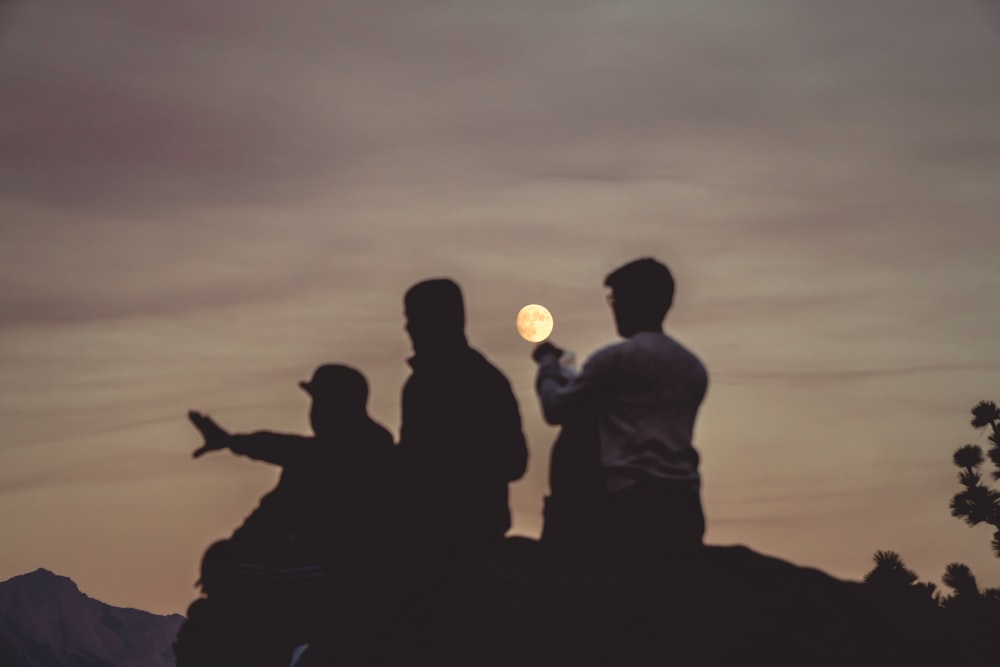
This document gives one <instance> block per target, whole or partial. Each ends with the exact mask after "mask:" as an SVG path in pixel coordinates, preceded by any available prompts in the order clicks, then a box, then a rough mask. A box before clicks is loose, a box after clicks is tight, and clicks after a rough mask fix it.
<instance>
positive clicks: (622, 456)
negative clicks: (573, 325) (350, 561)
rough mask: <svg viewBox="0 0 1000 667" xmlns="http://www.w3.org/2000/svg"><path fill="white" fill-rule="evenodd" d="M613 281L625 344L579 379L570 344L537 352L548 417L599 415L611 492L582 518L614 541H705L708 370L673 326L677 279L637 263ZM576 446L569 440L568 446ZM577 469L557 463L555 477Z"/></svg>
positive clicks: (602, 355) (631, 544) (557, 420)
mask: <svg viewBox="0 0 1000 667" xmlns="http://www.w3.org/2000/svg"><path fill="white" fill-rule="evenodd" d="M606 284H607V285H608V286H609V287H611V288H612V294H611V295H610V296H609V303H610V304H611V305H612V308H613V310H614V315H615V323H616V325H617V328H618V331H619V333H620V334H621V335H622V337H623V338H624V339H625V340H624V341H622V342H620V343H617V344H614V345H609V346H607V347H605V348H603V349H601V350H599V351H598V352H596V353H595V354H594V355H593V356H592V357H591V358H590V359H588V360H587V363H586V364H584V366H583V369H582V370H581V372H580V373H579V375H576V376H571V377H567V374H566V373H565V371H564V370H563V369H561V368H560V367H559V364H558V358H559V355H560V354H561V350H559V348H557V347H556V346H555V345H552V344H551V343H545V344H542V345H541V346H539V347H538V348H537V349H536V350H535V352H534V355H533V356H534V357H535V359H536V360H537V361H538V362H539V372H538V380H537V383H536V384H537V390H538V394H539V398H540V400H541V404H542V411H543V414H544V415H545V418H546V420H547V421H548V422H549V423H552V424H566V425H574V426H575V427H576V428H579V426H578V425H577V424H578V422H579V420H581V419H586V417H587V415H593V419H592V421H591V422H590V423H591V424H592V425H593V426H594V427H595V428H596V436H597V446H598V448H599V461H600V466H599V467H600V477H601V481H602V489H601V491H602V494H603V497H602V498H600V499H599V502H596V503H595V504H594V509H590V508H587V509H586V511H587V512H588V513H589V514H587V515H585V516H584V517H583V518H582V519H581V517H579V516H577V517H574V521H575V522H576V523H581V522H584V523H590V524H591V525H592V526H593V534H592V536H591V537H592V540H593V541H596V542H598V543H603V544H606V545H607V546H613V547H623V548H638V549H657V550H659V549H672V548H681V549H684V548H688V547H691V546H695V545H698V544H700V543H701V539H702V536H703V534H704V529H705V525H704V514H703V513H702V509H701V499H700V483H701V479H700V474H699V472H698V461H699V457H698V454H697V452H696V450H695V449H694V446H693V431H694V423H695V418H696V416H697V413H698V408H699V406H700V405H701V402H702V400H703V399H704V396H705V392H706V389H707V386H708V373H707V371H706V370H705V367H704V366H703V365H702V363H701V362H700V361H699V360H698V358H697V357H695V356H694V355H693V354H692V353H691V352H690V351H689V350H687V349H686V348H685V347H684V346H682V345H681V344H679V343H678V342H677V341H675V340H673V339H672V338H671V337H669V336H667V335H666V334H665V333H663V328H662V322H663V319H664V317H665V316H666V313H667V310H668V309H669V308H670V305H671V303H672V301H673V278H672V276H671V275H670V272H669V270H668V269H667V268H666V267H665V266H663V265H662V264H660V263H659V262H656V261H655V260H651V259H644V260H637V261H635V262H631V263H629V264H627V265H625V266H624V267H622V268H621V269H619V270H617V271H615V272H613V273H612V274H611V275H609V276H608V278H607V279H606ZM578 437H579V446H581V447H583V448H587V447H590V446H592V444H591V443H592V442H593V440H592V439H591V438H587V437H585V434H582V433H578ZM573 444H574V443H573V442H566V443H560V445H561V446H562V447H564V448H565V447H567V446H568V447H572V446H573ZM555 464H556V460H555V459H554V460H553V465H555ZM572 475H573V471H570V470H566V471H565V472H561V473H559V474H557V473H556V471H555V470H553V473H552V478H553V480H555V479H561V478H563V477H571V476H572ZM555 492H556V489H555V486H554V485H553V495H555ZM570 509H572V508H570ZM564 514H565V513H564ZM568 514H570V515H572V512H571V511H570V512H568ZM557 516H561V515H557ZM546 518H547V519H548V515H547V517H546ZM584 541H586V540H584Z"/></svg>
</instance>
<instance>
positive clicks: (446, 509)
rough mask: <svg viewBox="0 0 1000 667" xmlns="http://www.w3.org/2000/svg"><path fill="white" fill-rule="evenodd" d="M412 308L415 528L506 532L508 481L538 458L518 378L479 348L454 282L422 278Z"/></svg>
mask: <svg viewBox="0 0 1000 667" xmlns="http://www.w3.org/2000/svg"><path fill="white" fill-rule="evenodd" d="M404 306H405V313H406V331H407V332H408V333H409V336H410V339H411V341H412V343H413V351H414V356H413V357H411V358H410V359H409V364H410V366H411V367H412V369H413V373H412V375H411V376H410V377H409V379H408V380H407V381H406V384H405V386H404V387H403V397H402V425H401V427H400V442H399V446H398V450H399V454H400V458H401V466H402V471H403V474H404V475H406V476H407V478H408V483H407V490H408V493H409V494H410V498H411V500H412V502H413V506H414V510H415V512H416V521H417V526H416V527H415V532H416V533H418V534H419V535H418V537H419V538H422V539H429V540H430V541H431V544H433V545H435V546H436V547H444V548H448V547H452V546H461V545H466V544H471V543H475V542H481V541H487V540H499V539H500V538H502V537H503V536H504V534H505V533H506V532H507V530H508V529H509V528H510V509H509V508H508V489H507V485H508V484H509V483H510V482H512V481H514V480H516V479H518V478H520V477H521V475H523V474H524V471H525V467H526V466H527V460H528V450H527V446H526V444H525V439H524V434H523V432H522V430H521V415H520V412H519V411H518V406H517V401H516V399H515V398H514V393H513V392H512V391H511V388H510V383H509V382H508V381H507V378H506V377H504V375H503V374H502V373H501V372H500V371H499V370H497V369H496V367H494V366H493V365H492V364H491V363H490V362H489V361H487V360H486V358H485V357H484V356H483V355H482V354H480V353H479V352H477V351H476V350H474V349H472V348H471V347H469V344H468V342H467V341H466V337H465V306H464V303H463V300H462V292H461V290H460V289H459V287H458V285H457V284H455V283H454V282H453V281H451V280H448V279H435V280H427V281H424V282H420V283H417V284H416V285H414V286H413V287H411V288H410V289H409V291H407V292H406V296H405V298H404Z"/></svg>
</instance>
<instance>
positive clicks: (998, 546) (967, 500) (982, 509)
mask: <svg viewBox="0 0 1000 667" xmlns="http://www.w3.org/2000/svg"><path fill="white" fill-rule="evenodd" d="M972 426H973V428H977V429H981V428H987V427H989V429H990V430H991V431H992V432H991V433H990V434H989V436H988V440H989V441H990V443H991V446H990V449H989V451H988V452H987V455H988V456H989V459H990V461H991V462H992V463H993V466H994V470H993V471H992V472H991V473H990V475H989V476H990V478H991V479H992V481H994V482H995V481H998V480H1000V408H998V407H997V404H996V403H994V402H993V401H980V402H979V403H978V404H976V406H975V407H974V408H972ZM954 462H955V465H956V466H957V467H958V468H959V473H958V481H959V483H960V484H961V485H962V486H963V487H964V489H963V490H962V491H959V492H958V493H956V494H955V497H954V498H952V499H951V505H950V507H951V514H952V516H955V517H959V518H961V519H963V520H964V521H965V522H966V523H967V524H969V525H970V526H977V525H979V524H981V523H986V524H988V525H990V526H992V527H993V528H994V533H993V540H992V542H991V547H992V548H993V554H994V555H995V556H996V557H997V558H1000V491H997V490H996V489H993V488H991V487H990V486H987V485H986V484H985V483H983V476H982V474H981V467H982V466H983V463H984V462H985V459H984V457H983V449H982V447H980V446H979V445H964V446H962V447H959V448H958V449H957V450H956V451H955V454H954Z"/></svg>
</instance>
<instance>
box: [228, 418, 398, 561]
mask: <svg viewBox="0 0 1000 667" xmlns="http://www.w3.org/2000/svg"><path fill="white" fill-rule="evenodd" d="M229 448H230V449H232V450H233V451H234V452H235V453H237V454H241V455H243V456H247V457H249V458H252V459H256V460H260V461H267V462H269V463H273V464H275V465H280V466H281V467H282V471H281V479H280V480H279V481H278V484H277V486H276V487H275V488H274V489H273V490H272V491H271V492H270V493H268V494H267V495H265V496H264V497H263V498H261V501H260V505H259V506H258V507H257V509H256V510H254V512H253V513H252V514H251V515H250V516H249V517H247V519H246V521H245V522H244V523H243V525H242V526H241V527H240V528H238V529H237V530H236V532H235V533H234V534H233V539H234V541H236V542H237V544H239V543H244V544H246V545H247V546H249V547H250V548H252V549H253V548H255V547H256V546H258V545H261V546H264V545H267V544H268V543H270V544H271V545H272V546H274V547H278V545H280V544H282V543H283V542H285V541H287V540H294V541H296V542H298V543H300V544H302V545H303V546H308V548H309V550H310V551H312V552H314V553H315V554H316V555H317V556H318V557H319V558H320V559H322V560H327V559H329V558H330V557H331V555H332V554H333V553H336V552H337V551H340V550H342V549H343V548H344V546H345V545H351V546H352V548H353V546H354V545H361V544H363V543H366V542H368V541H370V539H371V534H372V533H373V532H378V531H380V530H381V528H380V527H379V526H380V525H382V524H383V523H384V521H385V516H384V515H385V514H386V513H387V512H390V511H391V510H392V508H391V499H390V498H388V497H387V494H388V493H389V492H391V489H388V488H387V487H386V482H387V481H388V480H389V474H390V471H391V467H392V460H391V458H392V455H393V446H392V436H391V434H390V433H389V432H388V431H387V430H386V429H385V428H383V427H382V426H380V425H379V424H377V423H375V422H373V421H371V420H366V421H364V422H360V423H358V424H356V425H354V426H351V427H348V428H345V429H344V430H343V431H342V432H340V433H338V434H337V437H336V438H327V437H306V436H300V435H290V434H283V433H271V432H268V431H259V432H256V433H250V434H246V435H233V436H231V438H230V442H229ZM278 548H281V547H278Z"/></svg>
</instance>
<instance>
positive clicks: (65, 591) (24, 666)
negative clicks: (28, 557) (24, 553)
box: [0, 568, 184, 667]
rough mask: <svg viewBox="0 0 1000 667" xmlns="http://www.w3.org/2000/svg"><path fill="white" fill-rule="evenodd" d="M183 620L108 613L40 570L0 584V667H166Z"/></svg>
mask: <svg viewBox="0 0 1000 667" xmlns="http://www.w3.org/2000/svg"><path fill="white" fill-rule="evenodd" d="M183 620H184V618H183V617H182V616H180V615H179V614H172V615H170V616H159V615H156V614H151V613H149V612H145V611H141V610H138V609H126V608H121V607H112V606H111V605H108V604H105V603H103V602H100V601H99V600H95V599H93V598H91V597H89V596H87V595H85V594H84V593H82V592H80V589H79V588H78V587H77V585H76V584H75V583H74V582H73V580H72V579H70V578H68V577H63V576H60V575H57V574H54V573H53V572H50V571H49V570H46V569H42V568H40V569H38V570H35V571H34V572H29V573H27V574H22V575H19V576H16V577H13V578H11V579H8V580H7V581H4V582H0V665H2V666H3V667H170V666H172V665H173V664H174V658H173V653H172V651H171V648H170V647H171V643H172V641H173V639H174V637H175V636H176V634H177V629H178V628H179V626H180V624H181V623H182V622H183Z"/></svg>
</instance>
